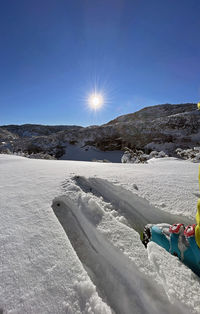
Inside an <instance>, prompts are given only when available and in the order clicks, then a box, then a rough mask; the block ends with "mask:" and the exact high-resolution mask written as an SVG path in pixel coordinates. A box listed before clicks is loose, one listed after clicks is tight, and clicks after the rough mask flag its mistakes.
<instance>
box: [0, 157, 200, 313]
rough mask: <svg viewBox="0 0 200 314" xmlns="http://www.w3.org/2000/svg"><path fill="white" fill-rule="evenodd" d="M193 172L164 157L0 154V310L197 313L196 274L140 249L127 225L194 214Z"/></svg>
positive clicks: (162, 253)
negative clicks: (110, 159)
mask: <svg viewBox="0 0 200 314" xmlns="http://www.w3.org/2000/svg"><path fill="white" fill-rule="evenodd" d="M197 172H198V165H197V164H192V163H189V162H187V161H177V160H175V159H170V158H169V159H166V160H152V161H151V162H150V163H149V164H145V165H144V164H137V165H133V164H105V163H104V164H102V163H89V162H77V161H53V160H49V161H44V160H30V159H26V158H23V157H16V156H9V155H0V173H1V181H0V186H1V189H0V200H1V201H0V219H1V226H2V227H1V228H0V250H1V257H0V262H1V272H0V309H2V311H3V313H42V314H43V313H102V314H103V313H111V311H115V312H116V313H172V312H173V313H189V312H191V313H200V301H199V293H200V284H199V279H198V278H197V277H196V276H195V275H194V274H193V273H192V272H191V271H190V270H189V269H187V268H186V267H185V266H184V265H183V264H181V263H180V262H179V261H178V260H177V259H176V258H175V257H173V256H170V255H169V254H167V253H166V252H165V251H163V250H162V249H160V248H158V247H157V246H155V247H154V246H149V248H148V250H146V249H145V248H144V247H143V245H142V243H141V241H140V238H139V234H138V232H137V231H136V230H137V229H138V231H139V230H140V228H142V226H143V224H144V223H146V221H147V222H155V221H156V222H157V221H158V220H159V219H161V218H162V219H165V220H168V222H171V221H172V220H173V218H174V219H179V221H180V220H181V217H180V216H178V217H175V216H172V214H173V215H180V214H184V218H182V219H183V220H184V221H189V220H190V219H194V214H195V211H196V201H197V195H198V178H197ZM143 207H144V208H145V209H144V208H143ZM155 207H156V208H155ZM142 208H143V211H142ZM151 220H155V221H151ZM163 265H164V266H163ZM111 308H112V310H111Z"/></svg>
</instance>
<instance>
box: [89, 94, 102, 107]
mask: <svg viewBox="0 0 200 314" xmlns="http://www.w3.org/2000/svg"><path fill="white" fill-rule="evenodd" d="M89 106H90V108H91V109H93V110H99V109H101V107H102V106H103V96H102V95H101V94H96V93H94V94H92V95H90V97H89Z"/></svg>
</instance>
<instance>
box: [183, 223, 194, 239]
mask: <svg viewBox="0 0 200 314" xmlns="http://www.w3.org/2000/svg"><path fill="white" fill-rule="evenodd" d="M195 227H196V225H195V224H193V225H189V226H187V227H186V228H185V230H184V235H185V236H186V237H192V236H194V235H195Z"/></svg>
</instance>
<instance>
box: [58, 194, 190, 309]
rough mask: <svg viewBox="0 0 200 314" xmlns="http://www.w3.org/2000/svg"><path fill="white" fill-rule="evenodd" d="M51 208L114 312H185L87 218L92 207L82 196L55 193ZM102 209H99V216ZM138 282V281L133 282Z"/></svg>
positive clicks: (96, 222)
mask: <svg viewBox="0 0 200 314" xmlns="http://www.w3.org/2000/svg"><path fill="white" fill-rule="evenodd" d="M52 208H53V210H54V213H55V215H56V216H57V218H58V220H59V221H60V223H61V224H62V226H63V228H64V230H65V232H66V234H67V236H68V238H69V239H70V242H71V244H72V246H73V248H74V249H75V251H76V253H77V255H78V257H79V259H80V260H81V262H82V264H83V266H84V267H85V269H86V270H87V272H88V274H89V275H90V278H91V279H92V281H93V282H94V283H95V285H96V286H97V289H98V292H99V294H100V296H101V297H102V298H103V299H104V300H105V301H106V302H107V303H108V304H109V305H110V306H111V308H112V309H113V310H114V311H115V313H124V314H131V313H133V309H134V312H135V313H138V314H140V313H141V314H144V313H151V314H152V313H155V314H160V313H187V312H186V311H185V310H184V309H183V307H182V306H181V305H180V304H179V305H177V304H173V305H172V304H170V302H169V300H168V298H167V297H166V295H165V294H164V292H163V290H162V289H158V287H157V286H156V282H153V281H150V280H149V279H148V278H145V276H144V275H143V274H142V273H141V272H140V271H139V270H138V268H137V266H136V265H135V264H134V263H133V262H131V261H130V259H129V258H128V257H126V256H125V255H124V254H123V253H121V251H119V250H117V249H116V248H115V247H114V246H112V245H111V244H110V243H109V241H107V239H106V237H104V235H102V234H101V233H100V232H99V231H98V230H97V225H98V222H99V219H98V221H96V220H93V219H92V218H91V217H90V218H88V215H87V214H88V211H91V208H90V206H89V205H88V204H86V202H85V201H84V198H82V197H80V196H79V198H78V199H70V196H69V194H68V195H67V196H61V197H57V198H55V199H54V201H53V205H52ZM103 214H104V213H103V211H102V212H101V213H100V212H99V211H98V217H99V218H100V219H101V215H102V216H103ZM136 283H137V284H136Z"/></svg>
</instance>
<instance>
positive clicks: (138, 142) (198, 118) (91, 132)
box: [0, 103, 200, 160]
mask: <svg viewBox="0 0 200 314" xmlns="http://www.w3.org/2000/svg"><path fill="white" fill-rule="evenodd" d="M0 141H1V143H0V152H4V153H6V152H9V151H10V152H20V151H21V152H27V153H28V154H29V155H30V154H36V153H43V154H48V155H50V156H54V157H55V158H57V159H59V158H61V157H62V158H64V157H63V156H65V158H66V159H68V157H67V156H68V155H70V153H71V151H73V147H72V146H73V145H75V147H76V148H77V147H78V148H82V150H83V151H84V154H86V153H85V152H87V151H89V150H90V149H91V147H92V150H93V152H94V151H95V149H96V152H97V151H98V153H99V152H101V151H104V152H107V151H118V152H121V151H122V150H124V148H125V147H129V148H131V149H142V150H144V151H145V152H150V151H152V150H158V151H161V150H163V151H164V152H166V153H167V154H171V155H174V154H175V149H176V148H178V147H180V148H192V147H194V146H200V112H199V111H198V110H197V108H196V104H190V103H189V104H179V105H170V104H165V105H157V106H152V107H147V108H144V109H142V110H140V111H138V112H136V113H132V114H127V115H123V116H120V117H118V118H116V119H114V120H112V121H110V122H108V123H107V124H104V125H101V126H90V127H80V126H44V125H30V124H29V125H28V124H27V125H21V126H18V125H8V126H2V127H0ZM88 155H89V154H88ZM96 155H97V156H98V154H96ZM96 155H95V153H93V154H91V156H93V157H91V158H95V156H96ZM100 155H101V154H100ZM119 156H120V155H119ZM97 159H98V158H97ZM86 160H90V159H86Z"/></svg>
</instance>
